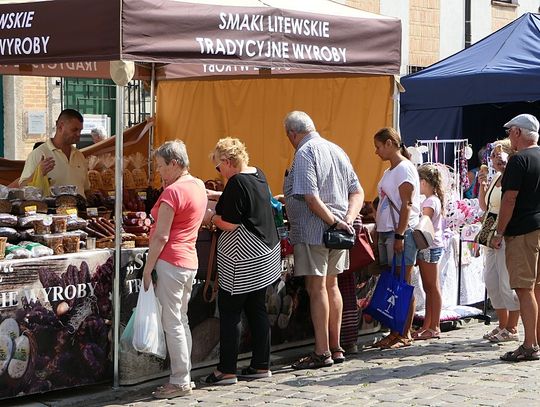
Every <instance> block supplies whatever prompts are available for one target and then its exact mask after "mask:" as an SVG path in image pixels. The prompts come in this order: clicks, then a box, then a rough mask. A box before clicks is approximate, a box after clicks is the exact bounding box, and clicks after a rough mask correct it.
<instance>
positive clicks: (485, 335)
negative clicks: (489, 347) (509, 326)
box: [482, 326, 504, 339]
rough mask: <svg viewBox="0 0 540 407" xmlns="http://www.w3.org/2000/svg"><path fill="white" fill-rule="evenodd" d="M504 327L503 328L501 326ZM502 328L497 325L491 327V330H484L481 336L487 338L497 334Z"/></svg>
mask: <svg viewBox="0 0 540 407" xmlns="http://www.w3.org/2000/svg"><path fill="white" fill-rule="evenodd" d="M503 329H504V328H503ZM503 329H501V328H499V327H498V326H497V327H495V329H493V331H489V332H486V333H485V334H484V336H483V337H482V338H484V339H489V338H492V337H494V336H495V335H497V334H498V333H499V332H501V331H502V330H503Z"/></svg>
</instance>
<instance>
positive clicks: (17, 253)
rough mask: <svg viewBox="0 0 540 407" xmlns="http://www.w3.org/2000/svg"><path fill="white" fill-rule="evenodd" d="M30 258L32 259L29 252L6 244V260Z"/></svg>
mask: <svg viewBox="0 0 540 407" xmlns="http://www.w3.org/2000/svg"><path fill="white" fill-rule="evenodd" d="M30 257H32V253H30V250H28V249H25V248H24V247H21V246H18V245H14V244H9V243H8V244H6V260H14V259H29V258H30Z"/></svg>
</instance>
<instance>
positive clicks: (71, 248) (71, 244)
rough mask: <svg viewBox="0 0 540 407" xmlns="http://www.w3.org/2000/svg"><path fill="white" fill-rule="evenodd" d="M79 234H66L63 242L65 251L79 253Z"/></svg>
mask: <svg viewBox="0 0 540 407" xmlns="http://www.w3.org/2000/svg"><path fill="white" fill-rule="evenodd" d="M79 241H80V239H79V236H78V235H76V234H67V235H64V237H63V239H62V244H63V246H64V252H65V253H77V252H78V251H79Z"/></svg>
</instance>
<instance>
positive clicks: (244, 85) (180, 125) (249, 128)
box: [154, 75, 393, 200]
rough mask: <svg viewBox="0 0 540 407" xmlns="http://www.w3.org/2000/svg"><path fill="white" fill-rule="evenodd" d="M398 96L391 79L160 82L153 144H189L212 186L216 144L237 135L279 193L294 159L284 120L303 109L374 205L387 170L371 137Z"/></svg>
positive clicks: (196, 168) (388, 120)
mask: <svg viewBox="0 0 540 407" xmlns="http://www.w3.org/2000/svg"><path fill="white" fill-rule="evenodd" d="M392 94H393V77H391V76H345V77H344V76H343V75H342V76H340V77H329V76H307V77H301V78H299V77H279V78H271V77H269V78H260V77H259V78H253V79H252V78H238V79H226V80H174V81H162V82H158V91H157V109H156V111H157V116H156V129H155V141H154V145H155V146H158V145H160V144H161V143H163V142H164V141H166V140H172V139H181V140H183V141H184V142H185V143H186V146H187V149H188V154H189V157H190V161H191V172H192V173H193V174H194V175H196V176H198V177H200V178H202V179H203V180H206V179H212V178H215V177H216V176H217V175H218V174H217V173H216V171H215V169H214V165H213V163H212V162H211V161H210V159H209V154H210V152H211V151H212V149H213V147H214V145H215V143H216V141H217V140H218V139H219V138H221V137H226V136H232V137H238V138H240V139H241V140H242V141H244V142H245V144H246V146H247V149H248V152H249V155H250V163H251V164H252V165H254V166H257V167H260V168H261V169H262V170H263V171H264V172H265V173H266V175H267V177H268V180H269V183H270V186H271V188H272V192H273V193H274V194H277V193H279V192H281V190H282V183H283V174H284V172H285V169H286V168H287V167H288V166H289V165H290V164H291V162H292V158H293V154H294V150H293V147H292V146H291V145H290V143H289V141H288V139H287V137H286V136H285V132H284V130H283V119H284V117H285V115H286V114H287V113H288V112H289V111H291V110H303V111H305V112H307V113H308V114H309V115H310V116H311V117H312V118H313V120H314V122H315V125H316V127H317V130H318V131H319V133H320V134H321V135H322V136H323V137H326V138H327V139H329V140H331V141H333V142H335V143H337V144H338V145H340V146H341V147H342V148H343V149H344V150H345V151H346V152H347V154H348V155H349V157H350V158H351V161H352V163H353V165H354V167H355V169H356V172H357V174H358V176H359V178H360V182H361V183H362V186H363V187H364V189H365V192H366V199H369V200H371V199H372V198H373V197H375V196H376V185H377V182H378V180H379V179H380V177H381V175H382V171H383V169H384V166H383V163H381V161H380V159H379V158H378V157H377V156H376V155H375V153H374V147H373V134H374V133H375V132H376V131H377V130H378V129H380V128H381V127H384V126H390V125H391V124H392V106H393V101H392Z"/></svg>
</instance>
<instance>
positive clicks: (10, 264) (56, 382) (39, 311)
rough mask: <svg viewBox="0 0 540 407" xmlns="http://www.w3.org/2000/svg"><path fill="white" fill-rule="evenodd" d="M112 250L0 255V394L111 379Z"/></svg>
mask: <svg viewBox="0 0 540 407" xmlns="http://www.w3.org/2000/svg"><path fill="white" fill-rule="evenodd" d="M112 283H113V257H112V255H111V252H110V251H109V250H96V251H88V252H80V253H73V254H67V255H60V256H50V257H45V258H40V259H20V260H11V261H9V260H5V261H0V398H7V397H13V396H19V395H27V394H32V393H41V392H45V391H49V390H57V389H63V388H70V387H75V386H80V385H86V384H92V383H98V382H103V381H110V380H112V362H111V339H110V338H111V328H112V325H111V316H112V303H111V292H112Z"/></svg>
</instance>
